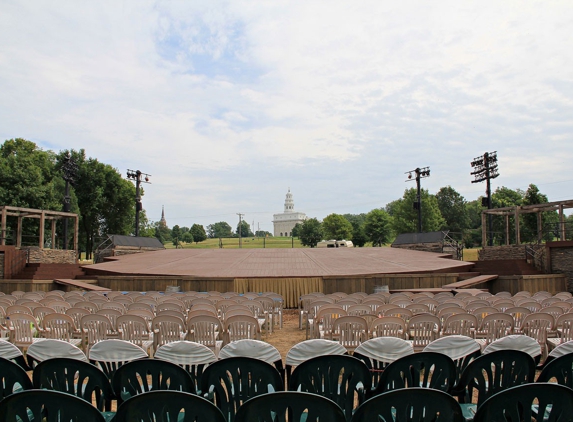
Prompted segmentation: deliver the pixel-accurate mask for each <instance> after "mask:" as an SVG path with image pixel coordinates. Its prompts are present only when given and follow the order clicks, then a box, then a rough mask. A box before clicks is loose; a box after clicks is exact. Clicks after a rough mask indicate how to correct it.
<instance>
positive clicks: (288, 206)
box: [285, 187, 294, 212]
mask: <svg viewBox="0 0 573 422" xmlns="http://www.w3.org/2000/svg"><path fill="white" fill-rule="evenodd" d="M285 212H294V201H293V199H292V193H290V187H289V188H288V192H287V194H286V199H285Z"/></svg>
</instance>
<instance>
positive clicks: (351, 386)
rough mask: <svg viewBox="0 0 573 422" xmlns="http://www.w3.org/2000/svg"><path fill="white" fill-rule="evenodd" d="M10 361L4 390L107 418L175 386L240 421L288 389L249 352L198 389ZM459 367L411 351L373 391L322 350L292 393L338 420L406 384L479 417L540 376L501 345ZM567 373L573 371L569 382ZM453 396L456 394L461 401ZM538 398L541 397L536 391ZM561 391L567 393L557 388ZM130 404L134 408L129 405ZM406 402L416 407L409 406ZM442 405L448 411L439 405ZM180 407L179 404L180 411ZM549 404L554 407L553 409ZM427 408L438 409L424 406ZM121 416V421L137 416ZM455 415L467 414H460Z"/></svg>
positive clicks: (358, 369)
mask: <svg viewBox="0 0 573 422" xmlns="http://www.w3.org/2000/svg"><path fill="white" fill-rule="evenodd" d="M8 363H9V361H5V362H4V361H3V363H2V365H3V367H6V368H7V369H3V370H2V371H1V373H2V374H4V375H3V376H4V380H3V385H6V386H7V385H12V388H11V389H9V390H7V391H6V393H7V394H6V395H10V394H12V393H13V391H14V389H13V387H14V386H15V385H16V384H17V385H18V388H20V389H23V390H27V389H28V388H47V389H53V390H58V391H64V392H67V393H68V394H73V395H76V396H79V397H81V398H83V399H84V400H87V401H89V402H90V403H93V404H94V406H95V407H96V408H97V409H98V410H99V411H100V412H102V414H103V415H104V416H105V417H107V420H110V419H111V418H112V417H113V413H110V412H109V409H110V402H111V400H112V399H115V400H117V401H118V405H119V407H118V414H123V412H124V410H122V406H123V404H124V403H126V404H127V403H128V402H130V398H132V397H133V396H138V395H141V394H145V393H147V392H149V391H156V390H175V391H182V392H185V393H191V394H197V395H200V396H203V397H205V398H207V399H209V401H211V402H212V403H214V404H215V405H216V406H217V407H218V408H219V409H220V411H221V412H222V414H223V415H224V419H223V420H226V421H227V422H232V421H234V420H239V421H240V420H245V419H241V415H242V413H243V412H246V413H247V414H249V413H250V412H253V411H255V410H254V409H251V410H250V411H249V412H247V410H243V411H241V410H240V409H241V407H242V406H243V404H244V403H246V402H247V401H248V400H249V399H252V398H253V397H256V396H260V395H262V394H266V393H272V392H276V391H282V390H283V389H284V384H283V380H282V378H281V377H280V374H279V372H278V371H277V370H276V369H275V368H274V367H273V366H271V365H269V364H267V363H265V362H263V361H261V360H257V359H253V358H248V357H233V358H228V359H223V360H219V361H216V362H214V363H212V364H211V365H209V366H208V367H207V368H206V369H205V371H204V372H203V376H202V379H201V384H200V389H196V387H195V384H194V383H193V381H192V380H191V377H190V376H189V374H188V372H186V371H185V370H184V369H183V368H181V367H179V366H177V365H175V364H173V363H170V362H163V361H160V360H158V359H140V360H134V361H131V362H129V363H126V364H124V365H123V366H121V367H119V368H118V369H116V370H115V371H114V373H113V376H112V381H111V384H108V378H107V377H106V376H105V374H104V373H103V372H101V373H100V372H98V371H99V370H98V369H97V368H96V367H95V366H93V365H90V364H88V363H85V362H81V361H76V360H73V359H66V358H60V359H58V358H56V359H49V360H46V361H43V362H42V363H40V364H39V365H38V366H36V368H34V372H33V379H32V383H30V380H29V378H27V377H28V376H27V374H26V372H25V371H24V370H23V369H21V368H19V367H18V366H17V365H15V364H12V365H11V367H10V368H8V366H9V365H8ZM453 365H454V364H453V362H452V361H451V360H450V359H449V358H448V357H447V356H446V355H443V354H439V353H434V352H421V353H417V354H412V355H409V356H407V357H403V358H400V359H397V360H396V361H394V362H393V363H392V364H390V365H389V366H388V367H387V368H386V369H385V370H384V372H383V374H382V377H381V380H380V381H379V383H378V385H377V386H376V388H375V389H374V390H371V389H370V387H371V384H370V372H369V370H368V368H367V367H366V365H365V364H364V363H363V362H362V361H360V360H359V359H357V358H354V357H351V356H347V355H335V356H319V357H315V358H312V359H309V360H307V361H305V362H303V363H302V364H300V365H299V366H298V367H297V368H296V369H295V371H294V372H293V374H292V377H291V378H290V381H289V383H288V388H289V390H290V391H304V392H307V393H313V394H318V395H319V396H322V397H326V398H328V399H330V400H332V401H333V402H334V403H336V405H337V406H338V407H339V408H340V409H341V412H342V414H343V415H344V417H345V418H344V419H340V420H347V421H351V420H357V421H358V420H365V419H361V418H362V417H363V416H360V417H359V416H357V415H363V413H364V412H365V410H364V408H362V409H361V406H362V405H363V404H364V403H367V402H369V401H367V400H368V399H369V398H373V397H374V398H375V397H377V396H379V395H384V394H387V393H389V392H392V391H397V390H398V391H404V390H405V389H407V390H408V391H409V393H410V394H412V395H415V396H416V397H417V394H422V393H424V394H430V395H432V394H434V396H435V397H434V396H432V397H434V399H438V398H440V400H444V401H445V403H456V406H454V408H455V409H458V410H456V411H455V414H456V415H458V414H461V415H465V416H466V418H465V420H468V418H469V419H471V418H472V417H473V415H476V420H480V419H479V418H478V417H477V416H478V415H479V413H480V412H484V410H482V408H483V407H484V406H485V405H486V403H487V402H488V400H489V399H490V398H491V397H494V396H495V395H496V394H497V393H500V392H501V391H504V390H507V389H509V388H511V387H515V386H519V385H523V384H531V383H533V381H534V379H533V377H534V373H535V366H534V362H533V359H532V358H531V357H530V356H529V355H527V354H526V353H524V352H522V351H518V350H503V351H495V352H492V353H489V354H485V355H483V356H479V357H477V358H476V359H474V360H473V361H472V362H471V363H469V364H468V365H467V367H466V368H465V369H464V371H463V372H462V374H461V376H460V378H459V380H458V381H457V383H456V382H455V376H454V371H453ZM572 366H573V355H572V354H568V355H564V356H562V357H560V358H557V359H555V360H554V361H552V362H551V363H550V364H548V365H547V366H546V367H545V368H544V370H543V371H542V373H541V375H540V376H539V377H538V379H537V381H536V382H538V383H545V382H547V381H549V380H551V379H556V381H557V383H561V384H565V385H567V386H568V387H570V386H571V385H570V384H571V377H570V376H569V375H570V374H571V370H572ZM15 368H18V369H19V371H20V377H16V376H15V375H14V374H13V373H14V372H17V371H15ZM7 374H9V375H7ZM564 375H566V376H569V378H568V380H566V379H565V376H564ZM540 385H541V384H540ZM543 385H545V384H543ZM549 385H552V384H549ZM545 386H546V388H547V390H546V391H551V390H552V387H549V386H548V385H545ZM420 387H421V388H422V389H421V390H420V392H419V393H418V392H417V390H414V389H413V388H420ZM434 390H439V391H441V392H442V393H443V395H441V396H440V395H436V393H433V391H434ZM231 392H232V393H231ZM557 393H558V392H557ZM557 393H556V394H557ZM407 394H408V393H397V394H396V396H392V397H405V396H407ZM447 394H449V396H447ZM404 395H405V396H404ZM446 397H450V398H446ZM453 397H457V401H456V400H454V399H453ZM536 397H537V398H539V397H538V395H536ZM559 397H563V396H562V395H561V394H559ZM476 398H477V399H476ZM277 399H278V398H277ZM140 400H143V399H140ZM380 400H381V399H377V400H375V401H374V402H377V403H378V409H377V410H375V407H373V405H368V406H366V407H367V408H368V407H371V409H370V410H369V411H368V412H367V413H370V412H374V411H377V412H381V413H380V414H382V413H383V412H389V411H391V409H388V408H387V406H388V405H385V406H382V405H380V403H379V401H380ZM415 402H416V401H414V402H412V403H411V404H413V403H415ZM130 403H131V402H130ZM138 403H140V406H141V407H142V408H146V406H147V405H145V404H144V402H142V401H138ZM420 403H425V406H430V404H429V403H427V402H426V400H421V401H420ZM156 405H157V403H156ZM291 405H294V404H293V403H291ZM299 405H300V403H299ZM401 405H403V403H401V400H399V401H398V402H397V403H394V406H401ZM541 405H542V406H543V404H541ZM267 406H268V405H267ZM448 406H451V405H449V404H448ZM126 407H127V408H130V405H128V406H126ZM261 407H263V405H261ZM0 408H1V404H0ZM408 408H409V409H411V410H413V408H412V407H411V406H408ZM438 408H441V409H442V411H445V410H444V408H443V407H441V406H438ZM180 409H181V408H179V409H173V410H174V411H177V412H178V411H179V410H180ZM446 409H447V408H446ZM548 410H549V411H551V408H549V409H548ZM428 411H430V412H431V411H432V410H431V409H430V410H428V409H426V410H425V412H428ZM125 412H127V410H125ZM436 412H437V410H436ZM237 414H238V415H239V417H238V418H236V415H237ZM116 417H117V416H116ZM117 418H118V419H116V420H131V419H123V418H122V417H117ZM246 420H248V419H246ZM408 420H411V419H408ZM414 420H417V419H414ZM456 420H464V419H458V418H457V417H456ZM481 420H486V419H481Z"/></svg>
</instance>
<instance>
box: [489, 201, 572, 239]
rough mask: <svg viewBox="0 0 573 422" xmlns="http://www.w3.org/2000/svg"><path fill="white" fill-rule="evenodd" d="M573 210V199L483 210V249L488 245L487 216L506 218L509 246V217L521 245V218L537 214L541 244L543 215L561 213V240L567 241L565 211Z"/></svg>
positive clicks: (506, 234)
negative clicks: (551, 212) (511, 219)
mask: <svg viewBox="0 0 573 422" xmlns="http://www.w3.org/2000/svg"><path fill="white" fill-rule="evenodd" d="M568 208H573V199H568V200H566V201H558V202H547V203H545V204H533V205H521V206H519V205H516V206H513V207H504V208H493V209H490V210H483V211H482V213H481V230H482V234H481V236H482V247H485V246H486V244H487V222H486V219H487V216H488V215H501V216H504V217H505V244H506V245H509V227H510V224H509V217H511V216H513V217H514V220H515V221H514V224H515V244H516V245H520V244H521V238H520V231H519V217H520V215H522V214H531V213H536V214H537V239H538V241H539V242H541V240H542V238H543V231H542V226H543V220H542V213H544V212H549V211H558V212H559V240H561V241H564V240H565V235H566V233H565V215H564V214H563V210H565V209H568Z"/></svg>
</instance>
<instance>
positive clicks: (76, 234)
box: [74, 215, 80, 259]
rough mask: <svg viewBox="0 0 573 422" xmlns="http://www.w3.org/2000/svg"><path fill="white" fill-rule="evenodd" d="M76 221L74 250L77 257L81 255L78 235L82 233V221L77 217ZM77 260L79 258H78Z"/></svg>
mask: <svg viewBox="0 0 573 422" xmlns="http://www.w3.org/2000/svg"><path fill="white" fill-rule="evenodd" d="M74 220H75V227H74V250H75V251H76V257H77V254H78V253H79V246H78V233H79V231H80V219H79V217H78V216H77V215H76V216H75V217H74ZM76 259H77V258H76Z"/></svg>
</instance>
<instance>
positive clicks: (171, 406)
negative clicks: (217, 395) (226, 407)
mask: <svg viewBox="0 0 573 422" xmlns="http://www.w3.org/2000/svg"><path fill="white" fill-rule="evenodd" d="M114 420H115V421H118V422H122V421H137V422H174V421H177V422H187V421H189V422H227V421H226V420H225V417H224V416H223V413H222V412H221V411H220V410H219V409H218V408H217V406H215V405H214V404H213V403H211V402H210V401H209V400H207V399H204V398H203V397H199V396H197V395H195V394H191V393H185V392H182V391H150V392H147V393H142V394H139V395H137V396H133V397H131V398H129V399H127V400H126V401H124V402H123V403H122V404H121V405H120V406H119V407H118V409H117V414H116V417H115V419H114Z"/></svg>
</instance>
